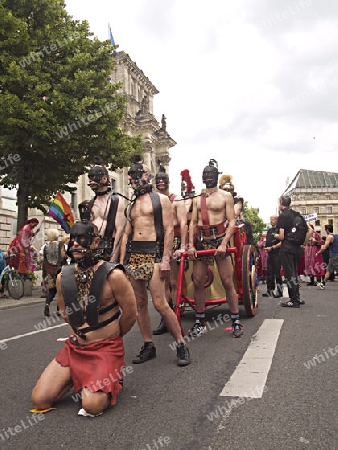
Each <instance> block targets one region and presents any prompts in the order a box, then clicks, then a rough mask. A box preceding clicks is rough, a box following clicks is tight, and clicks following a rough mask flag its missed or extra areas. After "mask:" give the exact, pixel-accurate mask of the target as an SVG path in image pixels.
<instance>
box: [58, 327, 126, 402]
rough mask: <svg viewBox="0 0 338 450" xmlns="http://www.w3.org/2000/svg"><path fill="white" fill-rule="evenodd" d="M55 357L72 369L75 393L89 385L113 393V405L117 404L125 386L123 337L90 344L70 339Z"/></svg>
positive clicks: (95, 390) (96, 389)
mask: <svg viewBox="0 0 338 450" xmlns="http://www.w3.org/2000/svg"><path fill="white" fill-rule="evenodd" d="M55 359H56V361H57V362H58V363H59V364H61V366H63V367H69V368H70V376H71V379H72V381H73V383H74V390H75V392H78V391H79V390H80V389H82V388H84V387H86V388H88V389H90V391H91V392H97V391H103V392H105V393H106V394H108V393H110V394H111V400H110V404H111V405H115V404H116V397H117V395H118V394H119V392H120V390H121V389H122V386H121V385H120V383H119V380H121V379H122V372H121V369H122V368H123V367H124V366H125V362H124V347H123V340H122V337H121V336H114V337H111V338H108V339H104V340H103V341H100V342H95V343H93V344H89V345H76V344H73V343H72V342H71V341H70V339H68V340H67V341H66V342H65V345H64V347H63V349H62V350H60V351H59V353H58V354H57V355H56V358H55Z"/></svg>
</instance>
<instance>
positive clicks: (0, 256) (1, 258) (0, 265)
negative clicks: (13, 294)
mask: <svg viewBox="0 0 338 450" xmlns="http://www.w3.org/2000/svg"><path fill="white" fill-rule="evenodd" d="M5 266H6V262H5V254H4V252H3V251H2V250H0V272H2V271H3V270H4V268H5Z"/></svg>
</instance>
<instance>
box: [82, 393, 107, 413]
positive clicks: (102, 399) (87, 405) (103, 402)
mask: <svg viewBox="0 0 338 450" xmlns="http://www.w3.org/2000/svg"><path fill="white" fill-rule="evenodd" d="M109 397H110V395H109V394H106V393H105V392H91V391H90V389H88V388H83V389H82V408H84V409H85V410H86V411H87V413H89V414H93V415H94V416H95V415H97V414H100V413H102V412H103V411H104V410H105V409H106V408H107V407H108V405H109V400H110V399H109Z"/></svg>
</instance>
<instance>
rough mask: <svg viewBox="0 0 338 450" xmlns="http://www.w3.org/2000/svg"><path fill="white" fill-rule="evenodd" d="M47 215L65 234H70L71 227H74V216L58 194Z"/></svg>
mask: <svg viewBox="0 0 338 450" xmlns="http://www.w3.org/2000/svg"><path fill="white" fill-rule="evenodd" d="M47 214H48V215H50V216H51V217H53V219H54V220H56V221H57V223H59V224H60V225H61V228H62V229H63V230H64V231H65V232H66V233H69V232H70V229H71V227H72V226H73V225H74V215H73V213H72V210H71V209H70V206H69V205H68V203H67V202H66V200H65V199H64V198H63V196H62V195H61V193H60V192H58V193H57V195H56V197H55V199H54V200H53V203H52V204H51V205H50V207H49V210H48V211H47Z"/></svg>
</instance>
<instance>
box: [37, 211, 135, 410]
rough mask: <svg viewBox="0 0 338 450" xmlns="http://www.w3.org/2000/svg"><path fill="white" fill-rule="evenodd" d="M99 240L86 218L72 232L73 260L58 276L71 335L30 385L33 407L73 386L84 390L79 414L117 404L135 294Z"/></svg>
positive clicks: (40, 406) (51, 400)
mask: <svg viewBox="0 0 338 450" xmlns="http://www.w3.org/2000/svg"><path fill="white" fill-rule="evenodd" d="M99 242H100V237H99V235H98V233H97V228H96V227H95V226H94V225H93V224H91V223H90V222H88V221H86V220H83V221H80V222H76V223H75V224H74V226H73V227H72V229H71V231H70V242H69V252H70V253H71V254H72V257H73V259H74V260H75V264H71V265H65V266H63V267H62V269H61V273H59V274H58V276H57V303H58V306H59V310H60V313H61V315H62V317H63V318H64V319H65V321H66V322H68V323H69V325H70V337H69V339H68V340H67V341H66V342H65V345H64V347H63V349H62V350H60V351H59V353H58V354H57V355H56V357H55V359H53V361H52V362H51V363H50V364H49V365H48V366H47V368H46V369H45V370H44V372H43V373H42V375H41V377H40V379H39V380H38V382H37V384H36V386H35V387H34V389H33V392H32V402H33V405H34V407H35V408H36V409H37V410H45V409H48V408H50V407H51V406H52V405H53V403H54V402H55V401H56V400H58V399H59V398H61V397H62V395H64V394H65V393H66V392H68V391H69V389H70V388H71V387H72V386H74V390H75V392H78V391H81V390H82V392H81V394H82V408H83V409H81V410H80V412H79V414H80V415H93V416H95V415H98V414H101V413H102V412H103V411H104V410H105V409H106V408H107V407H108V405H109V403H110V404H111V405H115V403H116V397H117V395H118V393H119V392H120V390H121V389H122V380H123V375H124V374H125V372H124V371H125V362H124V347H123V339H122V337H123V336H124V335H125V334H126V333H127V332H128V331H129V330H130V329H131V328H132V326H133V325H134V323H135V321H136V299H135V295H134V292H133V289H132V286H131V284H130V282H129V280H128V278H127V277H126V275H125V273H124V270H123V267H122V266H120V265H117V264H114V263H110V262H105V261H103V260H102V259H101V255H100V252H99V253H97V248H98V244H99ZM120 309H121V310H122V312H123V314H122V316H120V314H121V312H120Z"/></svg>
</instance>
